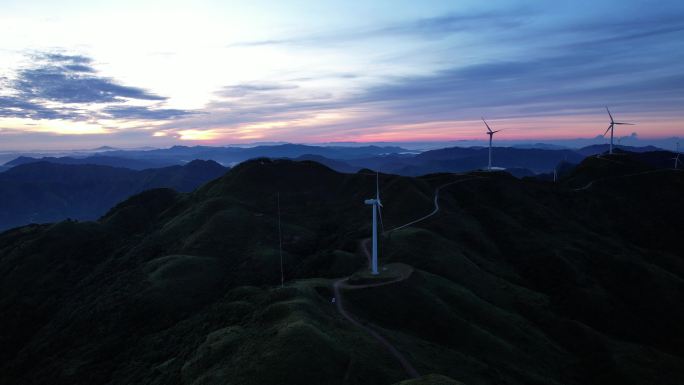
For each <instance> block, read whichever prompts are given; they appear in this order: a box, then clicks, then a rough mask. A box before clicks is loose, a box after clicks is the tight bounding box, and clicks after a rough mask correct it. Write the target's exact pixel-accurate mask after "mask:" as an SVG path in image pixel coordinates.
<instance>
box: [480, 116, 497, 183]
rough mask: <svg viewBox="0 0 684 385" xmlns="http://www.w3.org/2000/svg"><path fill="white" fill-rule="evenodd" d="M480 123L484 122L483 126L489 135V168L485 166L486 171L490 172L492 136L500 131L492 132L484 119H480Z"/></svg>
mask: <svg viewBox="0 0 684 385" xmlns="http://www.w3.org/2000/svg"><path fill="white" fill-rule="evenodd" d="M482 121H483V122H484V124H485V126H487V135H489V166H487V170H489V171H492V139H493V138H494V134H496V133H497V132H499V131H501V130H496V131H492V129H491V128H490V127H489V124H487V121H486V120H484V118H482Z"/></svg>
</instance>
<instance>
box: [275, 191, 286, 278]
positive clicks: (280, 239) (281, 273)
mask: <svg viewBox="0 0 684 385" xmlns="http://www.w3.org/2000/svg"><path fill="white" fill-rule="evenodd" d="M276 199H277V201H278V250H279V252H280V287H281V288H282V287H283V286H285V274H284V273H283V232H282V230H281V227H280V192H278V193H277V195H276Z"/></svg>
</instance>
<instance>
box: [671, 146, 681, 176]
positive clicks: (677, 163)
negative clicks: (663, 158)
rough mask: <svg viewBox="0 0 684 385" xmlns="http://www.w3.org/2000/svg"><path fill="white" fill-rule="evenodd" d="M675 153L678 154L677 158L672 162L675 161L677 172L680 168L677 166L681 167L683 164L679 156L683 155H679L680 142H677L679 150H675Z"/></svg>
mask: <svg viewBox="0 0 684 385" xmlns="http://www.w3.org/2000/svg"><path fill="white" fill-rule="evenodd" d="M675 153H676V154H677V156H675V157H674V158H672V160H674V163H675V166H674V168H675V170H677V169H678V168H679V167H677V166H679V163H681V162H682V161H681V160H679V156H680V155H681V154H680V153H679V142H677V149H676V150H675Z"/></svg>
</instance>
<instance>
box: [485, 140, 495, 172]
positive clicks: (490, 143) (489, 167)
mask: <svg viewBox="0 0 684 385" xmlns="http://www.w3.org/2000/svg"><path fill="white" fill-rule="evenodd" d="M493 137H494V135H493V134H489V166H488V167H487V170H489V171H492V138H493Z"/></svg>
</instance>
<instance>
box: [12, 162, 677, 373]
mask: <svg viewBox="0 0 684 385" xmlns="http://www.w3.org/2000/svg"><path fill="white" fill-rule="evenodd" d="M604 163H606V164H607V165H605V164H604ZM374 182H375V175H374V174H373V173H372V172H369V171H368V170H362V171H360V172H359V173H356V174H340V173H337V172H334V171H332V170H330V169H328V168H326V167H325V166H322V165H320V164H318V163H314V162H309V161H304V162H293V161H285V160H279V161H271V160H266V159H257V160H253V161H249V162H246V163H243V164H241V165H239V166H236V167H235V168H233V169H231V170H230V171H229V172H228V173H227V174H225V175H224V176H223V177H221V178H219V179H216V180H214V181H212V182H209V183H207V184H205V185H203V186H202V187H200V188H199V189H197V190H195V191H194V192H192V193H176V192H174V191H172V190H168V189H157V190H150V191H146V192H144V193H142V194H139V195H136V196H134V197H131V198H130V199H128V200H126V201H124V202H122V203H120V204H119V205H117V206H116V207H114V208H113V209H112V210H111V211H110V212H109V213H107V214H106V215H105V216H104V217H102V218H101V219H100V220H99V221H96V222H73V221H66V222H60V223H55V224H50V225H32V226H26V227H22V228H17V229H13V230H10V231H8V232H5V233H2V234H0V293H1V294H0V314H2V315H3V316H2V317H0V345H1V346H2V347H3V348H2V349H0V383H3V384H5V383H6V384H30V383H35V384H48V383H49V384H55V385H60V384H193V385H200V384H202V385H209V384H260V385H268V384H274V385H275V384H282V385H284V384H402V385H403V384H458V383H462V384H468V385H476V384H578V385H579V384H610V383H620V384H648V383H653V384H681V383H684V307H683V306H682V305H681V304H682V303H684V259H683V257H684V253H683V251H682V250H683V249H682V247H681V234H684V225H683V224H682V213H684V203H683V202H682V192H683V191H684V173H682V172H681V171H675V170H658V169H654V168H653V167H652V166H648V165H646V164H643V163H641V162H639V161H638V160H636V159H634V158H633V157H632V156H631V155H629V154H616V155H615V156H611V157H604V159H600V158H588V159H587V160H586V161H585V162H583V163H582V164H580V165H579V166H578V167H577V168H576V169H575V170H573V172H572V173H571V174H570V175H567V176H566V177H564V179H563V180H561V181H560V182H559V183H555V184H554V183H551V182H542V181H535V180H519V179H516V178H513V177H511V176H510V175H508V174H505V173H498V172H497V173H473V174H458V175H452V174H435V175H427V176H424V177H419V178H409V177H399V176H392V175H381V176H380V185H381V194H382V201H383V204H384V209H383V222H384V228H385V230H390V229H392V228H394V227H396V226H400V225H402V224H405V223H407V222H410V221H412V220H414V219H416V218H419V217H422V216H424V215H426V214H428V213H430V212H431V211H432V210H433V207H434V206H433V198H434V191H435V189H436V188H437V187H439V186H442V185H445V184H447V183H452V182H457V183H453V184H450V185H448V186H446V187H444V188H443V189H442V190H441V192H440V198H439V205H440V211H439V212H438V213H437V214H435V215H434V216H432V217H430V218H428V219H426V220H424V221H422V222H419V223H416V224H415V225H413V226H410V227H406V228H403V229H400V230H397V231H390V232H387V233H386V236H385V237H383V239H382V242H381V263H382V264H383V265H386V264H388V263H402V264H404V265H407V266H409V267H413V270H412V271H411V272H410V274H406V276H407V277H408V278H405V279H400V280H398V281H396V282H390V283H389V284H384V285H382V286H377V287H367V288H358V289H356V290H348V289H343V291H342V293H343V298H344V306H345V308H346V309H347V310H348V311H349V312H350V313H351V314H353V315H354V317H355V318H356V319H358V320H360V322H361V323H362V324H363V325H365V326H366V327H368V328H370V329H372V330H375V331H377V332H378V333H379V334H380V335H382V336H383V337H384V338H386V339H387V341H389V343H391V344H392V345H393V346H394V347H396V349H397V350H398V351H399V352H401V354H403V356H405V357H406V358H407V360H408V361H410V362H411V364H412V365H413V366H414V367H415V369H416V370H417V371H418V372H419V373H420V374H421V375H423V376H422V377H420V378H417V379H410V378H408V375H407V373H406V371H405V370H404V369H403V368H402V366H401V365H400V363H399V362H398V361H397V360H396V358H395V357H394V356H393V355H392V354H390V353H389V352H388V350H387V349H386V348H385V347H384V346H383V345H381V344H380V343H378V340H377V339H376V338H374V337H373V336H372V335H370V334H368V333H367V331H365V330H364V329H362V328H359V327H357V326H356V325H354V324H352V323H351V322H349V320H348V319H346V318H345V317H343V315H342V314H340V312H338V309H337V307H336V304H333V303H331V298H332V297H333V296H334V294H333V293H334V292H333V284H334V282H336V281H337V280H338V279H340V278H343V277H346V276H350V275H352V274H354V273H355V272H358V271H359V270H363V269H364V268H365V266H366V263H367V262H366V257H365V255H364V253H363V252H362V250H361V244H362V241H363V239H365V238H367V237H368V236H369V235H370V214H371V212H370V207H369V206H367V205H365V204H364V203H363V200H364V199H366V198H370V197H372V196H373V195H374V193H375V183H374ZM276 193H279V194H280V204H281V218H282V234H283V257H284V266H285V268H284V274H285V278H286V283H285V286H284V287H282V288H281V287H280V257H279V250H278V244H279V243H278V221H277V211H276ZM402 274H403V273H402ZM357 277H358V274H357ZM364 279H365V278H363V277H361V278H359V282H364ZM336 299H337V298H336Z"/></svg>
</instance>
